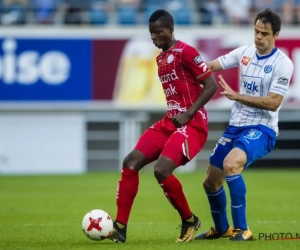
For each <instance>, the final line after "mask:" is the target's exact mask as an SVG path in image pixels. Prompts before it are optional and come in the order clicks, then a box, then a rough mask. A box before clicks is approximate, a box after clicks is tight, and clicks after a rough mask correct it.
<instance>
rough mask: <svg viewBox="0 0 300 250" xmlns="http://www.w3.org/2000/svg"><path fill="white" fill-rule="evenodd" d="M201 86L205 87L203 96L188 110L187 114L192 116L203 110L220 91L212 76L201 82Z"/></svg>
mask: <svg viewBox="0 0 300 250" xmlns="http://www.w3.org/2000/svg"><path fill="white" fill-rule="evenodd" d="M201 84H202V85H203V89H202V92H201V94H200V95H199V96H198V98H197V100H196V101H195V102H194V104H193V105H192V106H191V107H190V108H189V109H188V110H187V113H188V114H189V115H191V116H192V115H193V114H195V113H196V112H197V110H199V109H200V108H202V107H203V106H204V105H205V104H206V103H207V102H208V101H209V100H210V99H211V98H212V97H213V95H214V94H215V93H216V91H217V89H218V86H217V83H216V81H215V78H214V77H213V76H212V75H210V76H208V77H206V78H205V79H203V80H201Z"/></svg>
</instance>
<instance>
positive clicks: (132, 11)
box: [117, 6, 138, 25]
mask: <svg viewBox="0 0 300 250" xmlns="http://www.w3.org/2000/svg"><path fill="white" fill-rule="evenodd" d="M137 14H138V13H137V9H136V7H131V6H122V7H119V8H118V9H117V17H118V23H119V24H120V25H134V24H136V23H137Z"/></svg>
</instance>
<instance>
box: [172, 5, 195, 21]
mask: <svg viewBox="0 0 300 250" xmlns="http://www.w3.org/2000/svg"><path fill="white" fill-rule="evenodd" d="M172 14H173V17H174V21H175V23H176V24H178V25H190V24H191V23H192V11H191V9H190V8H188V7H184V8H181V9H178V10H176V11H174V12H173V13H172Z"/></svg>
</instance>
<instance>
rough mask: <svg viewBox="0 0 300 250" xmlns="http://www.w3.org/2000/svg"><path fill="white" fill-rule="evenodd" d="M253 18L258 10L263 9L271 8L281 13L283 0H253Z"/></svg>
mask: <svg viewBox="0 0 300 250" xmlns="http://www.w3.org/2000/svg"><path fill="white" fill-rule="evenodd" d="M252 1H253V4H252V19H254V18H255V15H256V13H257V12H260V11H261V10H263V9H267V8H268V9H271V10H273V11H276V13H278V14H280V13H281V9H282V0H252Z"/></svg>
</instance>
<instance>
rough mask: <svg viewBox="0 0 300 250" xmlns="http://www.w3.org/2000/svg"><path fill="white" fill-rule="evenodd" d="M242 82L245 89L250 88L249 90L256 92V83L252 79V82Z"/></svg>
mask: <svg viewBox="0 0 300 250" xmlns="http://www.w3.org/2000/svg"><path fill="white" fill-rule="evenodd" d="M243 83H244V88H245V89H246V90H250V91H251V92H258V85H256V83H255V82H254V81H252V82H250V83H249V82H246V81H243Z"/></svg>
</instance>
